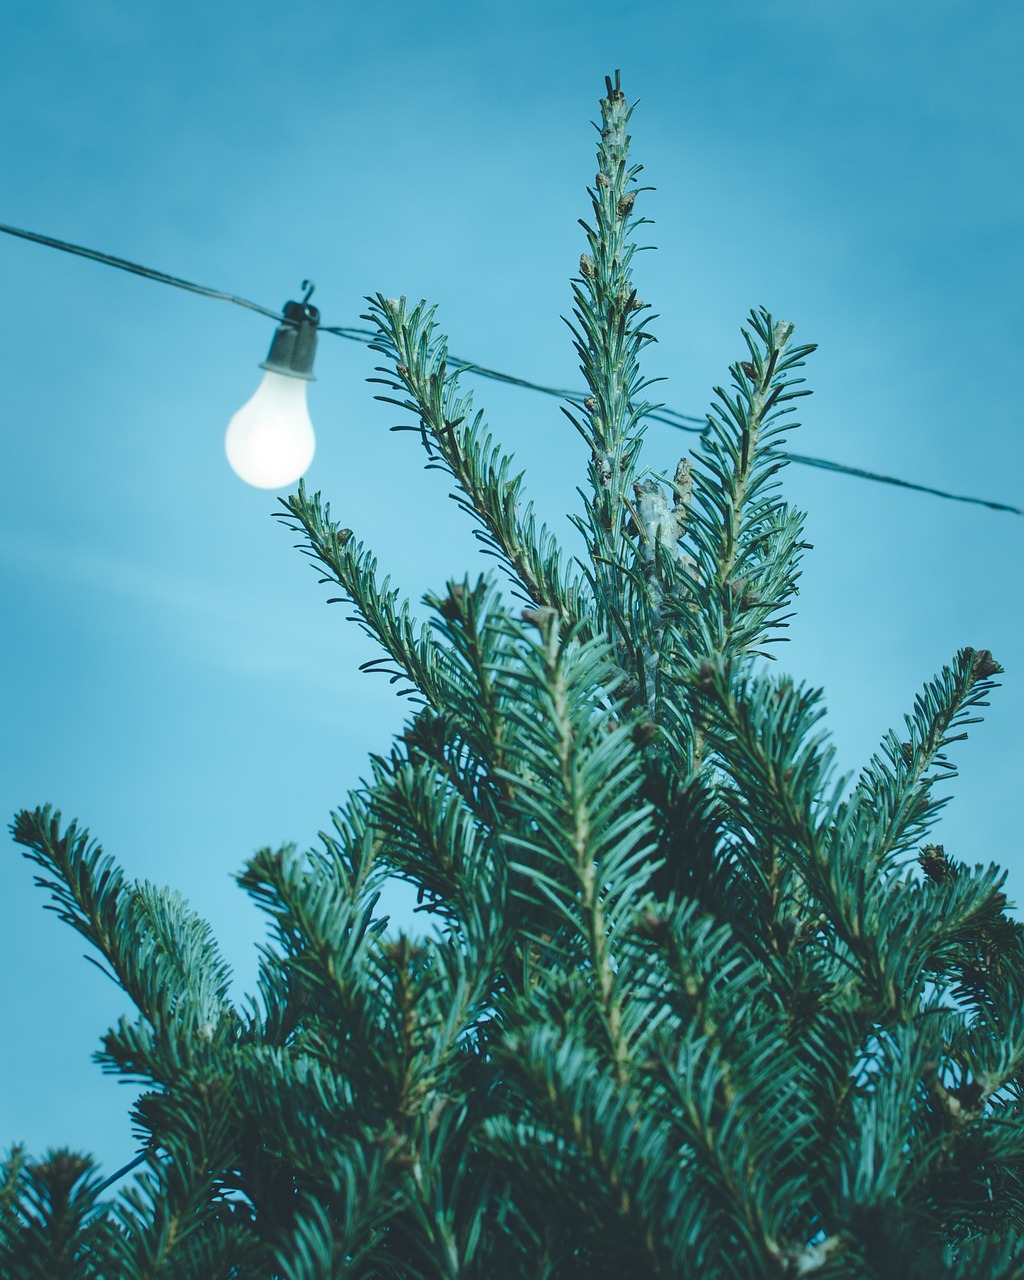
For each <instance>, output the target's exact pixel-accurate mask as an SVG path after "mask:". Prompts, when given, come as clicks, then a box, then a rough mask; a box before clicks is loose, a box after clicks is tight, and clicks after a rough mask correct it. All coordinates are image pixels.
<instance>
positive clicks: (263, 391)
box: [224, 369, 316, 489]
mask: <svg viewBox="0 0 1024 1280" xmlns="http://www.w3.org/2000/svg"><path fill="white" fill-rule="evenodd" d="M308 386H309V382H308V380H307V379H306V378H290V377H288V376H287V375H286V374H282V373H274V372H273V371H272V370H270V369H268V370H267V372H266V373H265V374H264V375H263V381H262V382H261V383H260V385H259V386H258V387H257V388H256V394H255V395H254V396H253V397H252V399H251V400H248V401H247V402H246V403H245V404H243V405H242V407H241V409H239V410H238V412H237V413H236V414H235V415H234V417H233V418H232V419H231V421H230V422H229V423H228V433H227V436H226V437H225V439H224V450H225V452H226V453H227V455H228V462H230V464H231V468H232V470H233V471H234V472H235V474H236V475H238V476H239V477H240V478H241V479H242V480H244V481H245V482H246V484H251V485H255V486H256V488H257V489H281V488H283V487H284V486H285V485H288V484H293V483H294V482H295V481H296V480H298V478H299V476H301V475H302V473H303V472H304V471H305V470H306V468H307V467H308V466H309V464H310V463H311V462H312V461H313V453H314V450H315V449H316V438H315V437H314V435H313V424H312V423H311V422H310V420H309V409H308V408H307V407H306V390H307V388H308Z"/></svg>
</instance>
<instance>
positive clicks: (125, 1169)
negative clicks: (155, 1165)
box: [94, 1151, 147, 1195]
mask: <svg viewBox="0 0 1024 1280" xmlns="http://www.w3.org/2000/svg"><path fill="white" fill-rule="evenodd" d="M146 1155H147V1152H145V1151H140V1152H139V1154H138V1155H137V1156H136V1157H135V1159H134V1160H129V1161H128V1163H127V1164H126V1165H122V1167H121V1168H120V1169H118V1171H117V1173H112V1174H111V1175H110V1177H109V1178H107V1179H105V1181H103V1182H101V1183H100V1185H99V1186H98V1187H97V1188H96V1190H95V1192H94V1194H95V1195H99V1193H100V1192H101V1191H106V1189H107V1187H111V1186H113V1185H114V1183H115V1182H116V1181H117V1180H118V1178H123V1177H124V1175H125V1174H126V1173H131V1171H132V1170H133V1169H137V1168H138V1167H139V1165H140V1164H142V1162H143V1160H145V1158H146Z"/></svg>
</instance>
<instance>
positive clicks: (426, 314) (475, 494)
mask: <svg viewBox="0 0 1024 1280" xmlns="http://www.w3.org/2000/svg"><path fill="white" fill-rule="evenodd" d="M367 301H368V302H369V303H370V308H371V309H370V312H369V314H368V315H365V316H364V317H363V319H364V320H368V321H371V322H373V323H374V324H376V326H377V330H378V335H379V336H378V339H377V341H376V342H373V343H371V344H370V349H371V350H372V351H378V352H380V353H381V354H382V355H384V356H386V357H387V358H388V359H389V360H390V361H391V362H392V365H393V372H392V367H391V366H389V367H387V368H378V370H377V372H378V373H382V374H384V375H385V376H384V377H382V378H371V379H369V381H370V382H379V383H382V384H383V385H384V386H386V387H389V388H390V389H391V390H392V391H396V392H398V393H400V394H404V395H405V397H406V398H405V399H401V400H396V399H395V398H394V397H393V396H376V397H375V399H377V400H381V401H383V402H384V403H386V404H393V405H396V406H397V407H398V408H400V409H405V410H408V411H409V412H411V413H413V414H414V415H415V416H416V417H417V419H418V421H419V425H418V427H412V426H408V425H400V426H398V427H394V428H392V429H393V430H395V431H418V432H419V435H420V439H421V440H422V442H423V447H424V449H425V450H426V453H427V458H428V468H436V469H440V470H443V471H446V472H447V473H448V474H449V475H450V476H451V477H452V479H453V480H454V481H455V483H456V484H457V486H458V491H457V492H456V493H454V494H453V495H452V497H453V498H454V499H455V501H456V503H457V504H458V506H460V507H461V508H462V509H463V510H464V511H466V512H467V513H468V514H469V515H470V516H472V517H473V519H474V520H475V521H476V522H477V524H478V525H479V526H480V527H479V529H478V530H477V535H478V537H479V538H480V539H481V541H482V542H483V543H484V546H485V549H486V554H490V555H494V556H496V557H497V559H498V560H499V561H500V562H501V563H502V564H503V565H504V566H505V568H506V569H507V571H508V573H509V575H510V576H511V578H512V581H513V583H514V584H516V586H517V588H518V590H519V591H520V592H521V593H523V595H524V597H525V599H526V601H527V603H533V604H535V605H537V606H539V607H541V608H545V609H554V610H555V611H556V612H557V613H558V614H559V616H561V617H562V618H564V619H565V620H566V622H567V623H570V624H571V623H576V622H579V621H581V620H582V619H585V618H587V616H588V614H589V609H588V607H587V601H586V598H585V595H584V590H583V583H582V582H581V580H580V579H579V578H578V577H575V576H570V575H568V574H567V573H566V572H565V570H564V569H563V568H562V566H561V560H560V553H559V550H558V544H557V542H556V540H555V538H554V535H553V534H552V533H551V532H550V530H549V529H548V528H547V526H546V525H543V524H541V525H540V526H539V527H538V525H537V520H536V517H535V515H534V511H533V503H532V502H526V503H525V504H522V501H521V499H522V488H523V473H522V472H516V473H513V472H512V471H511V466H512V458H511V456H510V455H508V454H505V453H504V451H503V450H502V448H501V446H500V444H498V443H497V442H496V441H495V439H494V437H493V436H492V435H491V433H490V432H489V430H488V428H487V425H486V423H485V422H484V417H483V413H482V412H479V411H478V412H477V413H475V414H474V413H473V396H472V393H471V392H469V391H467V392H465V393H463V392H461V390H460V388H459V373H458V370H455V371H452V372H451V373H449V372H448V367H447V356H448V340H447V338H446V337H444V336H443V335H441V334H439V333H438V331H437V327H436V325H435V324H434V320H433V316H434V308H433V307H431V308H427V306H426V303H424V302H420V303H418V304H417V305H416V306H415V307H413V309H412V311H409V310H408V308H407V305H406V300H405V298H400V299H394V298H385V297H384V296H383V295H382V294H377V295H376V296H375V297H373V298H368V299H367Z"/></svg>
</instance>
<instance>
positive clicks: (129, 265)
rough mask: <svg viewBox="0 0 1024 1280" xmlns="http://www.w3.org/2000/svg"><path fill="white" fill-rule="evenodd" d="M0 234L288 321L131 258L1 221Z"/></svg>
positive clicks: (249, 303) (245, 302) (258, 306)
mask: <svg viewBox="0 0 1024 1280" xmlns="http://www.w3.org/2000/svg"><path fill="white" fill-rule="evenodd" d="M0 231H3V232H4V233H5V234H6V235H9V236H20V237H21V239H22V240H32V241H34V242H35V243H36V244H42V245H46V247H47V248H48V249H60V251H61V252H62V253H73V254H75V255H77V256H78V257H79V258H89V259H91V260H92V261H93V262H99V263H101V264H102V265H103V266H105V267H117V269H118V270H119V271H130V272H131V274H132V275H134V276H145V278H146V279H147V280H157V281H159V282H160V284H173V285H174V287H175V288H176V289H187V290H188V291H189V293H200V294H202V295H203V297H204V298H219V299H220V301H221V302H233V303H234V304H235V306H237V307H247V308H248V309H249V310H250V311H258V312H259V314H260V315H261V316H267V317H268V318H269V319H271V320H282V319H283V318H284V317H283V316H282V315H281V312H280V311H271V310H270V308H269V307H261V306H260V304H259V303H258V302H250V301H249V299H248V298H240V297H239V296H238V295H237V294H235V293H224V292H222V291H221V290H220V289H208V288H207V287H206V285H203V284H195V283H193V281H191V280H182V279H181V277H180V276H169V275H167V273H166V272H164V271H154V270H153V268H152V267H144V266H142V265H141V264H140V263H138V262H129V261H128V259H127V258H115V257H113V255H112V254H109V253H101V252H100V251H99V250H98V249H86V248H84V247H83V246H82V245H80V244H69V243H68V242H67V241H66V240H55V239H54V238H53V237H52V236H44V235H40V234H39V232H38V231H23V230H22V229H21V228H20V227H9V226H7V225H6V224H5V223H2V222H0Z"/></svg>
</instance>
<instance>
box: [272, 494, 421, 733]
mask: <svg viewBox="0 0 1024 1280" xmlns="http://www.w3.org/2000/svg"><path fill="white" fill-rule="evenodd" d="M281 505H282V506H283V507H284V508H285V512H284V513H281V512H278V513H277V518H278V519H279V520H281V521H282V522H283V523H284V524H285V525H286V526H287V527H288V528H289V529H293V530H295V531H296V532H302V533H303V534H305V537H306V543H305V544H303V543H300V544H298V547H299V550H301V551H302V553H303V554H304V555H307V556H309V557H310V559H312V560H314V561H316V562H317V563H318V564H319V565H320V566H321V567H322V568H323V569H324V570H325V571H326V574H327V576H326V577H324V578H321V579H320V581H321V582H333V583H335V584H337V586H339V587H340V588H341V589H342V591H343V592H344V593H345V594H344V596H342V597H339V598H335V599H332V600H329V601H328V604H336V603H341V602H343V601H345V600H348V601H351V603H352V604H353V605H355V607H356V610H357V613H356V615H355V617H354V618H352V619H351V621H354V622H358V623H359V625H360V626H361V627H362V629H363V630H364V631H365V632H366V634H367V635H368V636H370V637H371V638H372V639H374V640H376V641H377V643H378V644H379V645H380V646H381V648H382V649H383V650H384V651H385V653H386V654H387V657H386V658H383V659H379V658H378V659H374V660H372V661H371V662H366V663H364V664H363V667H362V670H364V671H380V672H382V673H383V674H384V675H387V676H389V677H390V679H391V683H392V684H394V683H396V682H401V681H408V682H409V686H410V687H408V688H402V689H401V690H400V693H402V694H404V695H413V696H417V695H419V696H421V697H423V698H425V699H426V700H427V702H428V703H430V705H432V706H433V707H435V708H436V709H437V710H440V709H442V708H443V706H444V698H443V693H442V690H441V689H440V687H439V685H438V683H437V679H436V673H437V664H438V661H439V659H438V654H437V651H436V648H435V646H434V645H433V643H432V642H431V638H430V635H429V632H428V631H427V629H426V628H425V627H420V628H418V629H417V628H416V626H415V625H414V623H413V621H412V618H411V617H410V615H409V606H408V603H407V602H406V601H404V600H403V601H402V602H401V603H399V593H398V589H397V588H392V587H391V585H390V584H391V579H390V578H385V579H384V581H383V582H382V583H380V584H379V585H378V583H377V560H376V557H375V556H374V555H373V554H372V552H370V551H366V550H364V549H363V545H362V543H361V542H357V541H355V540H354V539H353V534H352V530H351V529H342V528H341V527H340V526H339V525H338V524H337V523H336V522H334V521H333V520H332V519H331V508H330V504H329V503H327V504H322V503H321V501H320V494H319V493H315V494H314V495H313V497H312V498H310V497H308V496H307V494H306V488H305V485H304V484H303V482H302V481H301V480H300V481H299V488H298V491H297V492H296V493H294V494H289V496H288V497H287V498H282V499H281ZM307 544H308V545H307Z"/></svg>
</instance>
